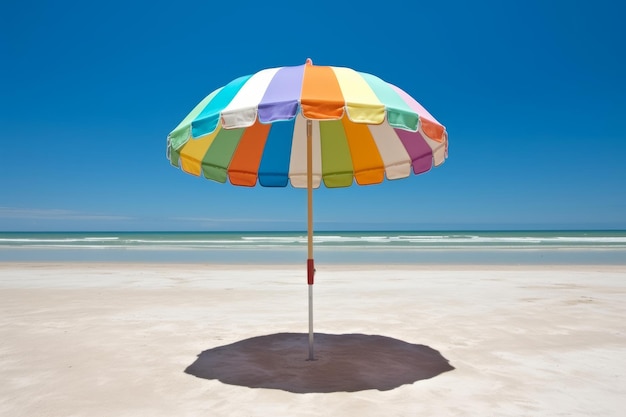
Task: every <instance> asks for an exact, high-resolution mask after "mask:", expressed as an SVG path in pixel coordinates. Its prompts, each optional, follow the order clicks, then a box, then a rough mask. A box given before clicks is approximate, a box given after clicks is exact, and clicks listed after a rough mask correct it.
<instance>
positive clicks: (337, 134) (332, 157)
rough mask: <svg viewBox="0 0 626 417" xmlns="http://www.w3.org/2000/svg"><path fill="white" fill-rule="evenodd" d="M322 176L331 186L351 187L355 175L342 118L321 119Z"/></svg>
mask: <svg viewBox="0 0 626 417" xmlns="http://www.w3.org/2000/svg"><path fill="white" fill-rule="evenodd" d="M319 124H320V139H321V146H322V178H323V179H324V184H325V185H326V186H327V187H329V188H336V187H349V186H351V185H352V178H353V177H354V167H353V166H352V157H351V156H350V146H349V145H348V139H347V138H346V132H345V131H344V129H343V124H342V123H341V120H329V121H321V122H319Z"/></svg>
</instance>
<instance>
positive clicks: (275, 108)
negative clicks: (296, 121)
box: [259, 65, 304, 123]
mask: <svg viewBox="0 0 626 417" xmlns="http://www.w3.org/2000/svg"><path fill="white" fill-rule="evenodd" d="M303 77H304V65H299V66H296V67H283V68H281V69H279V70H278V71H277V72H276V74H275V75H274V78H272V81H270V84H269V85H268V86H267V90H265V95H264V96H263V98H262V99H261V102H260V103H259V121H260V122H261V123H271V122H273V121H276V120H291V119H293V118H294V117H296V114H297V113H298V105H299V102H300V94H301V92H302V79H303Z"/></svg>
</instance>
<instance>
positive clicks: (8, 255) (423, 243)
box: [0, 230, 626, 265]
mask: <svg viewBox="0 0 626 417" xmlns="http://www.w3.org/2000/svg"><path fill="white" fill-rule="evenodd" d="M306 257H307V236H306V232H19V233H18V232H3V233H0V262H12V261H13V262H149V263H177V262H194V263H203V262H207V263H224V264H298V263H305V262H306ZM314 258H315V260H316V263H317V264H320V263H332V264H341V263H345V264H367V263H369V264H374V263H393V264H425V265H428V264H442V263H443V264H495V265H498V264H520V265H531V264H543V265H545V264H592V265H624V264H626V231H573V230H568V231H439V232H431V231H428V232H420V231H375V232H369V231H336V232H328V231H325V232H316V233H315V236H314Z"/></svg>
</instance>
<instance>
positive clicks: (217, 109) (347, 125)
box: [167, 60, 448, 188]
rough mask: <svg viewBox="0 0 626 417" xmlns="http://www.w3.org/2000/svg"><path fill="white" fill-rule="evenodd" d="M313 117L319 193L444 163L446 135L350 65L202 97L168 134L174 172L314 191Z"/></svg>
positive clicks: (276, 71) (306, 68)
mask: <svg viewBox="0 0 626 417" xmlns="http://www.w3.org/2000/svg"><path fill="white" fill-rule="evenodd" d="M307 119H308V120H312V121H313V123H312V141H313V172H312V174H313V187H314V188H317V187H319V185H320V183H321V182H322V181H323V182H324V184H325V185H326V186H327V187H347V186H350V185H352V184H353V181H354V180H356V182H357V183H358V184H360V185H367V184H377V183H381V182H382V181H383V180H384V179H385V178H387V179H389V180H392V179H397V178H405V177H408V176H409V175H410V173H411V170H412V171H413V173H414V174H420V173H423V172H426V171H428V170H430V169H431V167H432V166H438V165H440V164H442V163H443V162H444V160H445V159H446V157H447V153H448V136H447V133H446V129H445V128H444V127H443V126H442V125H441V124H440V123H439V122H437V120H435V118H434V117H433V116H432V115H430V113H428V112H427V111H426V110H425V109H424V108H423V107H422V106H421V105H420V104H419V103H418V102H417V101H415V100H414V99H413V98H411V97H410V96H409V95H408V94H407V93H405V92H404V91H402V90H401V89H400V88H398V87H396V86H394V85H392V84H389V83H387V82H385V81H383V80H381V79H380V78H377V77H375V76H373V75H371V74H366V73H362V72H357V71H354V70H352V69H349V68H342V67H331V66H317V65H313V64H312V63H311V61H310V60H307V63H306V64H304V65H300V66H293V67H280V68H270V69H265V70H263V71H260V72H257V73H256V74H253V75H247V76H244V77H240V78H237V79H236V80H234V81H232V82H230V83H229V84H227V85H226V86H224V87H222V88H220V89H218V90H216V91H214V92H212V93H211V94H209V95H208V96H207V97H206V98H205V99H204V100H202V101H201V102H200V103H199V104H198V105H197V106H196V107H195V108H194V109H193V110H192V111H191V113H189V115H188V116H187V117H186V118H185V119H184V120H183V121H182V122H181V123H180V124H179V125H178V126H177V127H176V129H174V130H173V131H172V132H171V133H170V134H169V136H168V145H167V148H168V149H167V150H168V159H169V160H170V162H171V163H172V165H174V166H176V167H180V168H181V169H182V170H183V171H185V172H187V173H189V174H193V175H196V176H199V175H201V174H202V175H204V177H206V178H208V179H211V180H215V181H218V182H226V180H229V181H230V182H231V183H232V184H234V185H240V186H248V187H252V186H255V185H256V184H257V182H258V183H259V184H260V185H262V186H265V187H284V186H286V185H287V184H289V183H291V185H292V186H294V187H298V188H306V187H307V163H306V162H307V157H306V152H307V145H306V142H307V127H306V125H307V122H306V121H307Z"/></svg>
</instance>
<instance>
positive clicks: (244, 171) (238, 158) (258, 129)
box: [228, 120, 270, 187]
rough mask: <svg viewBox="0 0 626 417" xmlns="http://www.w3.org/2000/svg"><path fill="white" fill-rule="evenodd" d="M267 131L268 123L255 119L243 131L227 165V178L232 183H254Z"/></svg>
mask: <svg viewBox="0 0 626 417" xmlns="http://www.w3.org/2000/svg"><path fill="white" fill-rule="evenodd" d="M269 131H270V125H269V124H261V123H259V121H258V120H257V121H256V122H255V123H254V124H253V125H252V126H250V127H249V128H247V129H246V130H245V131H244V132H243V135H242V136H241V139H240V140H239V145H237V149H236V150H235V153H234V155H233V159H232V160H231V161H230V165H229V166H228V178H229V179H230V182H231V183H232V184H233V185H241V186H244V187H254V186H255V185H256V182H257V178H258V173H259V165H260V164H261V157H262V156H263V149H264V148H265V141H266V140H267V135H268V133H269Z"/></svg>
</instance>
